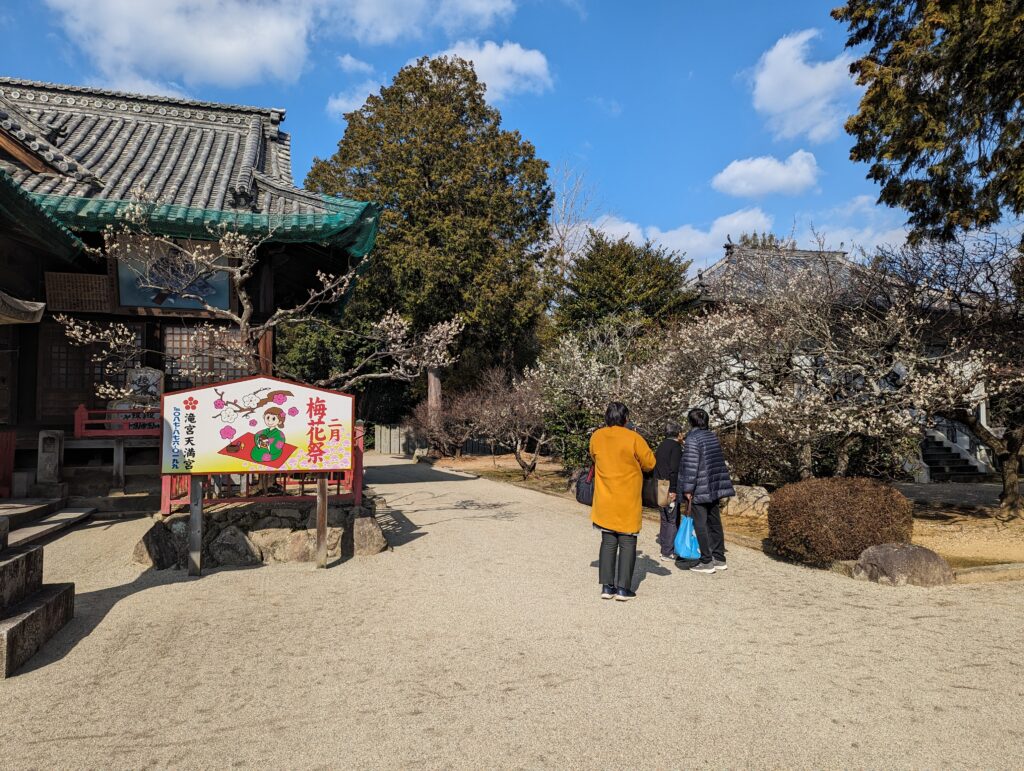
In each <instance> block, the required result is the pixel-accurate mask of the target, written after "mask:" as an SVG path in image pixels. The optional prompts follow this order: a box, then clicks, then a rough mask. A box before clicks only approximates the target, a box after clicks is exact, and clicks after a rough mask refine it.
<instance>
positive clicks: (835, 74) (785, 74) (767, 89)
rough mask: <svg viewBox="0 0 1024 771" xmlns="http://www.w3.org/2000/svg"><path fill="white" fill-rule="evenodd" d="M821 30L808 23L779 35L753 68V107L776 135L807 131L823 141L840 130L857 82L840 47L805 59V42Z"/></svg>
mask: <svg viewBox="0 0 1024 771" xmlns="http://www.w3.org/2000/svg"><path fill="white" fill-rule="evenodd" d="M819 34H820V32H819V31H818V30H816V29H806V30H803V31H802V32H795V33H793V34H791V35H786V36H785V37H783V38H781V39H780V40H779V41H778V42H777V43H775V45H774V46H772V47H771V49H769V50H768V51H767V52H765V54H764V55H763V56H761V60H760V61H759V62H758V63H757V66H756V67H755V69H754V108H755V109H756V110H757V111H758V112H760V113H762V114H763V115H765V116H767V118H768V124H769V126H770V127H771V129H772V131H773V132H774V133H775V135H776V136H777V137H780V138H784V139H789V138H793V137H797V136H800V135H802V134H804V135H806V136H807V137H808V139H810V140H811V141H812V142H823V141H825V140H827V139H831V138H832V137H834V136H836V135H837V134H838V133H839V128H840V124H841V123H842V120H843V118H844V117H845V116H846V115H847V114H848V113H849V101H850V98H851V97H852V96H853V95H854V94H856V93H857V87H856V85H855V84H854V82H853V78H852V77H851V76H850V72H849V67H850V62H851V61H852V59H851V57H850V56H849V55H848V54H845V53H841V54H839V56H837V57H836V58H834V59H829V60H828V61H822V62H809V61H808V60H807V55H808V48H809V43H810V41H811V40H813V39H814V38H816V37H817V36H818V35H819Z"/></svg>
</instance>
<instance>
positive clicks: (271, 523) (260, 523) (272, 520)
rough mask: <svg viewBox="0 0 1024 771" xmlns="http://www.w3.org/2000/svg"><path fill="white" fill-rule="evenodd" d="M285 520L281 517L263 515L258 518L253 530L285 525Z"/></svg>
mask: <svg viewBox="0 0 1024 771" xmlns="http://www.w3.org/2000/svg"><path fill="white" fill-rule="evenodd" d="M284 525H285V522H284V520H283V519H281V518H280V517H262V518H261V519H258V520H256V522H255V524H253V526H252V528H251V530H270V529H273V528H280V527H284Z"/></svg>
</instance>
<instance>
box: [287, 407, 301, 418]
mask: <svg viewBox="0 0 1024 771" xmlns="http://www.w3.org/2000/svg"><path fill="white" fill-rule="evenodd" d="M288 414H289V415H291V416H292V417H293V418H294V417H295V416H296V415H298V414H299V408H298V407H289V408H288Z"/></svg>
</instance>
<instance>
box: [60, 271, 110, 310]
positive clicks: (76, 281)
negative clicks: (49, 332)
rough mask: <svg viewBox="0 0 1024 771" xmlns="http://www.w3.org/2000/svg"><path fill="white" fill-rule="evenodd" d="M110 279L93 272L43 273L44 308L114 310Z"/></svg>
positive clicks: (105, 275) (107, 276)
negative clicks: (44, 289) (44, 288)
mask: <svg viewBox="0 0 1024 771" xmlns="http://www.w3.org/2000/svg"><path fill="white" fill-rule="evenodd" d="M113 307H114V302H113V293H112V284H111V278H110V276H109V275H107V274H102V275H101V274H96V273H53V272H50V271H47V273H46V309H47V310H49V311H72V312H74V311H78V312H94V313H107V312H109V311H111V310H113Z"/></svg>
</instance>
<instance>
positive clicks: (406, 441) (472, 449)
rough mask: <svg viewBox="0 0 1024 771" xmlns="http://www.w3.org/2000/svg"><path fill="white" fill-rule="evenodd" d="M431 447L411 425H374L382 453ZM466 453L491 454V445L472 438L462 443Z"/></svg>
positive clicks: (377, 446) (409, 452)
mask: <svg viewBox="0 0 1024 771" xmlns="http://www.w3.org/2000/svg"><path fill="white" fill-rule="evenodd" d="M428 447H429V444H428V443H427V440H426V439H425V438H424V437H423V436H422V435H420V434H419V433H417V431H416V429H414V428H413V427H412V426H410V425H399V426H386V425H382V424H380V423H376V424H374V426H373V449H374V452H379V453H380V454H381V455H405V456H407V457H411V456H412V455H413V454H414V453H415V452H416V450H425V449H427V448H428ZM494 451H495V452H497V453H499V454H501V453H506V452H511V450H509V449H508V448H507V447H502V446H501V445H498V446H497V447H495V448H494ZM462 453H463V454H464V455H490V454H491V445H490V443H488V442H485V441H483V440H481V439H470V440H468V441H466V443H465V444H463V445H462Z"/></svg>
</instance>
